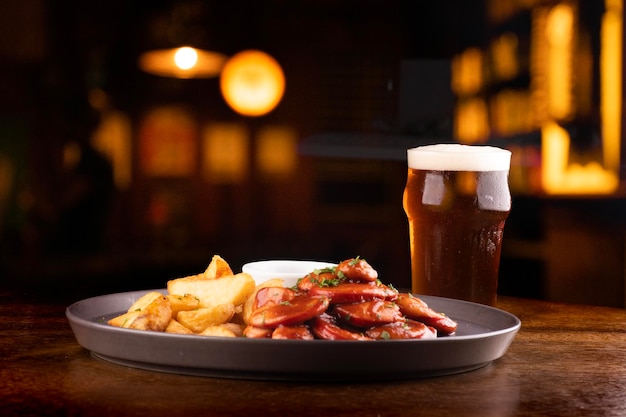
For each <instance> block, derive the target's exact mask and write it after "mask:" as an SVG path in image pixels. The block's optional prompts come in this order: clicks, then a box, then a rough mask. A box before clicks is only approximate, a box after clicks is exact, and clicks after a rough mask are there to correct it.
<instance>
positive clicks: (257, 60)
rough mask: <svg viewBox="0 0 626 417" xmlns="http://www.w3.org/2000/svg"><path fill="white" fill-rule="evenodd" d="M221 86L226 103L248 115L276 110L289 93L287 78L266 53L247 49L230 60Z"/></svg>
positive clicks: (258, 114)
mask: <svg viewBox="0 0 626 417" xmlns="http://www.w3.org/2000/svg"><path fill="white" fill-rule="evenodd" d="M220 87H221V90H222V95H223V96H224V100H226V103H228V105H229V106H230V107H231V108H232V109H233V110H234V111H236V112H237V113H239V114H242V115H244V116H261V115H264V114H267V113H269V112H270V111H272V110H273V109H274V108H275V107H276V106H277V105H278V103H279V102H280V100H281V99H282V97H283V93H284V91H285V75H284V74H283V70H282V68H281V67H280V65H279V64H278V62H277V61H276V60H275V59H274V58H272V57H271V56H270V55H268V54H266V53H265V52H261V51H257V50H247V51H243V52H239V53H237V54H236V55H234V56H233V57H232V58H230V59H229V60H228V61H227V62H226V64H225V65H224V68H223V70H222V74H221V76H220Z"/></svg>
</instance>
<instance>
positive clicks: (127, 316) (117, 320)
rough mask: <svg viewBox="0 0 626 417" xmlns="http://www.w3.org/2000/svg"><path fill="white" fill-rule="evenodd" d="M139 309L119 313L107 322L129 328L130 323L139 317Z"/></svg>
mask: <svg viewBox="0 0 626 417" xmlns="http://www.w3.org/2000/svg"><path fill="white" fill-rule="evenodd" d="M140 314H141V310H136V311H131V312H129V313H124V314H121V315H119V316H117V317H113V318H112V319H111V320H109V321H108V322H107V323H108V324H110V325H111V326H115V327H124V328H126V329H128V328H130V326H131V324H132V323H133V322H134V321H135V320H136V319H137V317H139V315H140Z"/></svg>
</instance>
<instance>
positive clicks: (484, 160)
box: [407, 143, 511, 171]
mask: <svg viewBox="0 0 626 417" xmlns="http://www.w3.org/2000/svg"><path fill="white" fill-rule="evenodd" d="M407 159H408V165H409V168H413V169H422V170H427V171H508V170H509V167H510V165H511V152H510V151H507V150H505V149H501V148H496V147H494V146H470V145H461V144H448V143H446V144H438V145H427V146H419V147H417V148H412V149H409V150H407Z"/></svg>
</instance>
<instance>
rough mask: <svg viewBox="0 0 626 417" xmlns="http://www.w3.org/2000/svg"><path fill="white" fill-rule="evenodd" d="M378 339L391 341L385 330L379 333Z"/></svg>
mask: <svg viewBox="0 0 626 417" xmlns="http://www.w3.org/2000/svg"><path fill="white" fill-rule="evenodd" d="M380 337H381V338H382V339H385V340H389V339H391V335H390V334H389V332H388V331H387V330H383V331H382V332H380Z"/></svg>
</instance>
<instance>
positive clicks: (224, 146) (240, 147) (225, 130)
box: [202, 123, 250, 184]
mask: <svg viewBox="0 0 626 417" xmlns="http://www.w3.org/2000/svg"><path fill="white" fill-rule="evenodd" d="M249 136H250V132H249V131H248V129H247V128H246V127H245V126H244V125H242V124H237V123H211V124H210V125H208V126H206V127H205V128H204V130H203V132H202V147H203V152H202V166H203V168H202V173H203V177H204V179H205V180H206V181H208V182H210V183H214V184H237V183H242V182H244V181H245V180H246V178H247V176H248V159H249V156H248V155H249Z"/></svg>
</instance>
